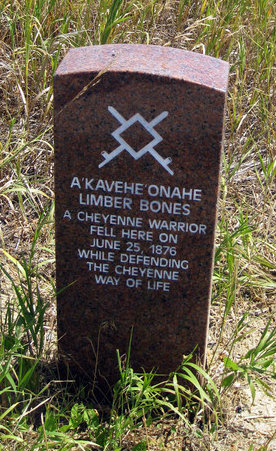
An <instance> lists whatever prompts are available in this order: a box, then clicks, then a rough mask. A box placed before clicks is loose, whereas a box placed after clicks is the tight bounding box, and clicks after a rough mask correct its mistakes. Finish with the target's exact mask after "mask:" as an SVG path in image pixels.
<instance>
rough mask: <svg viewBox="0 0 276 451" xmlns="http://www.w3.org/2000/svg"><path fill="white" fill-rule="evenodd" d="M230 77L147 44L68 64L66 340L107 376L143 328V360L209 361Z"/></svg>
mask: <svg viewBox="0 0 276 451" xmlns="http://www.w3.org/2000/svg"><path fill="white" fill-rule="evenodd" d="M227 78H228V64H227V63H225V62H223V61H220V60H218V59H215V58H211V57H207V56H203V55H200V54H197V53H191V52H186V51H183V50H178V49H172V48H168V47H159V46H143V45H105V46H94V47H86V48H78V49H72V50H70V51H69V53H68V54H67V56H66V57H65V58H64V60H63V61H62V63H61V64H60V66H59V68H58V70H57V72H56V74H55V81H54V85H55V148H56V154H55V155H56V162H55V178H56V257H57V290H58V291H59V292H60V294H59V295H58V333H59V349H60V353H61V354H62V355H64V356H66V359H67V361H68V362H69V365H70V366H71V369H73V370H74V371H75V370H76V369H77V368H80V369H81V370H79V371H81V372H83V374H86V375H87V376H88V377H90V379H93V377H94V374H95V375H96V377H97V381H98V382H99V383H101V381H103V380H104V379H105V378H106V380H107V382H108V383H113V382H114V381H115V380H116V379H117V378H118V370H117V360H116V349H119V351H120V354H121V355H122V354H124V353H126V352H127V349H128V344H129V339H130V335H131V330H132V328H133V338H132V346H131V365H132V366H133V368H134V369H135V370H138V371H139V370H141V369H142V368H144V369H145V370H151V369H152V368H156V369H158V371H159V372H161V373H165V374H167V373H169V372H170V371H172V370H175V369H176V368H177V367H178V366H179V365H180V363H181V361H182V356H183V354H188V353H190V352H191V351H193V349H194V348H195V347H196V346H197V351H198V353H199V355H200V356H201V358H202V359H203V360H204V355H205V348H206V336H207V330H208V315H209V299H210V286H211V276H212V262H213V248H214V231H215V223H216V205H217V197H218V186H219V171H220V155H221V145H222V138H223V114H224V103H225V94H226V89H227ZM128 121H129V122H128ZM131 124H132V125H131ZM153 140H154V142H153ZM118 141H120V143H119V142H118ZM149 143H151V144H149ZM120 145H121V147H119V146H120ZM115 149H117V151H115ZM138 152H139V153H138ZM111 157H113V158H112V159H111ZM101 181H102V182H101ZM114 182H117V183H114ZM183 190H184V191H183ZM97 203H98V205H97ZM101 203H105V206H101V205H100V204H101ZM87 204H90V205H87ZM110 205H111V206H110ZM149 206H150V207H151V209H149ZM159 209H160V211H159ZM103 215H111V216H109V217H108V218H107V216H103ZM120 218H121V219H120ZM127 218H129V219H127ZM84 219H85V220H84ZM154 220H156V221H158V225H159V226H160V227H161V226H162V228H160V229H155V228H153V229H151V228H150V221H154ZM105 221H106V222H105ZM117 221H119V222H120V224H117ZM122 221H129V222H130V223H132V225H128V226H123V225H121V222H122ZM151 224H153V223H152V222H151ZM156 224H157V223H156ZM169 229H170V230H169ZM141 232H143V233H141ZM122 234H124V236H123V237H122ZM126 234H132V235H131V236H129V237H127V236H126ZM144 238H146V239H147V240H148V241H147V240H145V239H144ZM94 239H95V240H96V239H98V240H99V241H94ZM167 239H168V240H169V241H170V240H171V241H172V242H169V243H168V242H166V240H167ZM102 240H106V241H105V245H106V246H109V245H110V246H111V245H113V246H115V247H120V249H115V250H112V249H108V248H107V247H106V248H105V249H102V248H101V246H102V244H103V241H102ZM175 240H177V243H174V241H175ZM94 243H96V247H91V246H93V244H94ZM91 252H92V253H94V254H91ZM97 252H98V254H96V253H97ZM100 252H104V254H103V253H102V254H100ZM85 253H87V254H86V255H87V258H85V257H84V255H85ZM80 255H82V257H80ZM96 255H97V256H98V257H99V258H98V259H97V258H96ZM108 255H109V261H108V260H106V259H107V257H108ZM113 260H114V261H113ZM129 260H130V261H129ZM104 265H106V266H104ZM179 265H180V269H178V266H179ZM123 268H124V269H123ZM101 271H102V272H101ZM104 271H106V272H104ZM122 271H125V272H126V275H122V274H120V273H121V272H122ZM162 271H163V273H162ZM164 271H167V272H164ZM99 276H102V277H103V278H104V277H108V279H105V281H107V282H109V283H108V284H101V283H97V280H96V279H98V281H99ZM115 278H120V280H119V282H118V285H116V279H115ZM169 278H171V279H175V280H169ZM128 279H131V280H129V281H128ZM102 280H103V279H102ZM112 283H114V285H112ZM136 283H137V284H138V287H137V288H134V287H131V286H130V287H128V286H127V284H129V285H131V284H136ZM139 284H141V285H139ZM157 285H158V286H157ZM64 288H66V289H64ZM153 288H158V289H153ZM63 289H64V290H63Z"/></svg>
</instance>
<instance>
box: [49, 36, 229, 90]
mask: <svg viewBox="0 0 276 451" xmlns="http://www.w3.org/2000/svg"><path fill="white" fill-rule="evenodd" d="M89 72H94V73H95V72H98V73H100V72H102V73H104V72H113V73H116V72H117V73H119V72H130V73H132V72H133V73H140V74H148V75H155V76H159V77H164V78H172V79H176V80H182V81H188V82H191V83H195V84H199V85H203V86H206V87H209V88H211V89H214V90H217V91H222V92H224V93H226V91H227V86H228V73H229V63H227V62H226V61H223V60H220V59H218V58H213V57H211V56H206V55H202V54H201V53H196V52H190V51H187V50H182V49H175V48H172V47H162V46H159V45H145V44H105V45H95V46H89V47H78V48H73V49H70V50H69V52H68V53H67V54H66V56H65V57H64V59H63V60H62V61H61V63H60V64H59V66H58V68H57V70H56V73H55V77H60V76H64V75H73V74H77V73H89Z"/></svg>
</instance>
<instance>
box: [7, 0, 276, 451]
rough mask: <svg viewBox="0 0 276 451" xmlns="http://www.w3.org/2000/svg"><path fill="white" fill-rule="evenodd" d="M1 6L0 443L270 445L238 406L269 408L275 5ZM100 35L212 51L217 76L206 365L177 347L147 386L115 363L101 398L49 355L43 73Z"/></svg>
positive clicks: (50, 259) (47, 89)
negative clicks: (219, 105) (219, 118)
mask: <svg viewBox="0 0 276 451" xmlns="http://www.w3.org/2000/svg"><path fill="white" fill-rule="evenodd" d="M0 13H1V15H0V25H1V26H0V36H1V47H0V49H1V50H0V51H1V64H0V71H1V77H0V92H1V97H0V105H1V113H2V114H1V119H0V120H1V132H0V133H1V135H0V179H1V185H0V205H1V213H2V214H1V217H2V222H1V225H0V227H1V228H0V240H1V247H2V250H1V269H2V284H1V344H0V397H1V407H0V449H3V450H4V449H5V450H6V449H7V450H23V449H25V450H26V449H28V450H50V449H60V450H67V449H80V450H81V449H83V450H88V449H105V450H121V449H132V450H134V451H135V450H136V451H138V450H140V451H141V450H146V449H152V450H154V449H173V450H176V449H179V450H180V449H190V450H193V449H197V450H211V449H220V450H225V451H227V450H230V449H231V450H232V449H242V450H246V451H247V450H259V451H260V450H263V451H264V450H272V449H273V444H272V441H273V440H275V430H274V429H273V424H274V427H275V421H274V420H273V418H272V419H271V418H270V419H268V420H267V421H268V424H271V428H266V427H265V423H264V421H263V420H262V416H264V415H265V414H263V415H261V414H257V415H255V416H256V417H257V418H256V419H255V420H251V419H249V420H248V419H247V417H246V416H242V415H240V414H238V413H237V412H238V411H239V410H238V409H241V411H244V412H247V410H246V409H249V407H250V405H251V404H252V402H253V401H254V400H256V401H255V402H256V403H257V402H258V403H259V404H260V406H261V407H260V408H261V409H263V411H264V410H265V405H264V404H265V403H268V402H269V401H268V399H270V398H271V402H272V404H271V406H272V407H271V409H272V410H271V412H273V408H275V393H274V392H273V386H274V384H275V351H276V349H275V346H276V329H275V305H274V299H275V288H276V281H275V274H276V265H275V251H276V245H275V215H274V208H275V179H276V159H275V127H273V123H274V119H275V103H274V101H275V81H274V80H275V52H276V42H275V41H276V28H275V5H274V2H273V1H272V0H256V1H254V2H252V1H250V0H239V1H234V0H225V1H220V0H219V1H211V0H197V1H191V0H178V1H170V0H164V1H163V0H144V1H142V0H137V1H132V0H131V1H130V0H114V1H111V0H97V1H94V0H76V1H75V2H70V1H68V0H59V1H57V0H43V1H42V0H24V1H21V0H14V1H12V2H9V1H7V0H2V1H1V3H0ZM111 42H124V43H143V44H158V45H171V46H173V47H178V48H183V49H187V50H192V51H196V52H200V53H205V54H208V55H211V56H215V57H218V58H222V59H225V60H227V61H229V62H230V85H229V94H228V102H227V111H226V124H225V147H224V155H223V160H224V161H223V163H224V164H223V171H222V174H221V198H220V209H219V220H218V225H217V238H216V254H215V267H214V276H213V296H212V307H211V321H210V334H209V335H210V336H209V348H208V366H207V369H206V372H203V370H200V369H198V373H197V374H198V377H197V378H196V377H195V372H194V371H193V370H194V368H193V366H192V365H193V364H192V362H191V361H190V357H189V356H188V357H187V358H186V360H185V361H184V362H183V366H182V367H181V368H179V369H178V370H177V371H176V372H175V373H173V374H171V375H170V377H169V378H168V380H167V381H166V382H165V383H163V384H157V383H156V382H155V379H154V378H153V373H149V374H146V373H141V374H136V373H134V372H133V371H132V369H131V367H130V365H129V363H128V364H127V365H126V366H125V367H122V368H121V378H120V380H119V381H118V383H117V384H116V386H115V387H114V394H113V403H112V406H111V408H109V409H108V410H106V407H104V406H101V405H98V404H97V402H96V400H95V399H94V398H93V396H92V394H91V393H90V395H89V397H88V399H89V400H88V401H87V392H86V388H85V387H82V386H78V387H77V386H76V385H75V383H74V381H72V380H70V378H68V379H67V380H64V379H61V378H60V376H59V373H58V369H57V368H56V365H55V359H56V345H55V334H56V332H55V318H56V312H55V282H54V232H53V202H54V194H53V191H54V190H53V131H52V102H53V86H52V78H53V74H54V72H55V70H56V68H57V66H58V63H59V62H60V61H61V59H62V57H63V56H64V55H65V53H66V51H67V50H68V49H69V48H71V47H78V46H83V45H95V44H104V43H111ZM118 358H119V357H118ZM119 362H120V359H119ZM187 381H189V384H187ZM192 387H194V388H193V390H192ZM247 389H248V390H249V394H248V392H247ZM260 390H262V391H263V392H264V393H266V394H267V395H269V397H270V398H264V399H265V401H263V402H262V398H260V397H259V395H258V393H259V391H260ZM262 396H265V395H262ZM273 400H274V401H273ZM248 406H249V407H248ZM252 409H254V406H253V407H252ZM239 415H240V418H241V419H239ZM248 415H249V414H248ZM253 416H254V415H253ZM272 416H273V414H272ZM248 421H249V423H248ZM250 421H251V423H250ZM252 421H253V425H254V428H255V431H256V433H255V435H254V437H252V439H251V438H248V436H247V432H246V427H247V425H248V424H251V425H252ZM254 421H255V422H254ZM273 421H274V423H273ZM231 425H234V426H235V427H236V429H237V430H236V432H233V431H232V430H231ZM230 431H231V432H230ZM227 435H228V439H226V438H225V437H226V436H227Z"/></svg>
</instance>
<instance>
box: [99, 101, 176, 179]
mask: <svg viewBox="0 0 276 451" xmlns="http://www.w3.org/2000/svg"><path fill="white" fill-rule="evenodd" d="M108 111H109V112H110V113H111V114H112V115H113V116H114V117H115V118H116V119H117V120H118V121H119V122H120V124H121V125H120V127H118V128H117V129H116V130H115V131H114V132H113V133H111V134H112V136H113V137H114V138H115V139H116V140H117V141H118V143H119V144H120V145H119V147H117V148H116V149H114V150H113V151H112V152H110V153H107V152H102V156H103V157H104V161H102V162H101V163H100V164H99V168H101V167H102V166H104V165H105V164H107V163H109V161H111V160H113V158H115V157H117V155H119V154H120V153H121V152H122V151H123V150H127V151H128V153H130V155H131V156H132V157H133V158H134V159H135V160H138V159H139V158H141V157H142V156H143V155H145V153H147V152H149V153H150V154H151V155H152V156H153V157H154V158H155V159H156V160H157V161H158V163H160V164H161V165H162V166H163V168H165V169H166V170H167V171H168V172H169V173H170V174H171V175H173V171H172V170H171V169H170V168H169V166H168V165H169V164H170V163H171V161H172V160H171V158H163V157H161V155H159V153H158V152H156V150H155V149H154V146H156V145H157V144H158V143H160V142H161V141H162V140H163V138H161V136H160V135H159V133H157V131H156V130H154V126H155V125H157V124H159V122H161V121H163V119H165V117H167V116H168V114H169V113H168V112H167V111H163V113H161V114H159V116H157V117H156V118H155V119H153V120H152V121H151V122H148V121H146V120H145V119H144V118H143V116H141V114H139V113H136V114H134V116H132V117H131V118H130V119H128V120H125V119H124V118H123V116H122V115H121V114H120V113H118V111H117V110H115V108H113V107H112V106H109V107H108ZM135 122H139V123H140V124H141V125H142V126H143V127H144V128H145V129H146V131H147V132H148V133H150V134H151V135H152V136H153V139H152V141H150V142H149V143H148V144H147V145H146V146H144V147H143V148H142V149H140V150H138V151H136V150H134V149H133V148H132V147H131V146H130V145H129V144H128V143H127V142H126V141H125V140H124V138H123V137H122V136H121V133H123V132H124V131H125V130H127V129H128V128H129V127H131V126H132V125H133V124H134V123H135Z"/></svg>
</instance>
